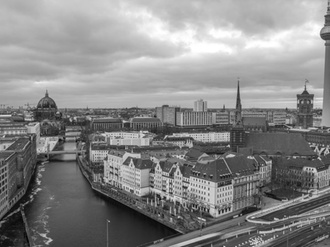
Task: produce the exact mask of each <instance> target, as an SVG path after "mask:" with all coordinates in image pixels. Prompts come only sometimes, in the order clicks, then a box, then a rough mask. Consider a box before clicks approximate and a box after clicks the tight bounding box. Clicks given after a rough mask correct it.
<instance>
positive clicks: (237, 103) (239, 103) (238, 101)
mask: <svg viewBox="0 0 330 247" xmlns="http://www.w3.org/2000/svg"><path fill="white" fill-rule="evenodd" d="M240 105H241V94H240V91H239V78H238V80H237V97H236V110H237V108H238V107H239V106H240Z"/></svg>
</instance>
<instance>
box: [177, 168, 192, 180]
mask: <svg viewBox="0 0 330 247" xmlns="http://www.w3.org/2000/svg"><path fill="white" fill-rule="evenodd" d="M179 169H180V171H181V173H182V176H184V177H186V178H189V177H190V174H191V169H192V167H189V166H180V167H179Z"/></svg>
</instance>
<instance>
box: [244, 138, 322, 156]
mask: <svg viewBox="0 0 330 247" xmlns="http://www.w3.org/2000/svg"><path fill="white" fill-rule="evenodd" d="M245 147H246V148H247V149H249V150H251V152H252V154H257V155H264V156H267V157H297V158H298V157H300V158H312V157H316V156H317V154H316V153H315V152H313V151H312V149H311V148H310V147H309V144H308V142H306V141H305V139H304V137H303V136H302V135H301V134H299V133H249V134H247V135H246V145H245Z"/></svg>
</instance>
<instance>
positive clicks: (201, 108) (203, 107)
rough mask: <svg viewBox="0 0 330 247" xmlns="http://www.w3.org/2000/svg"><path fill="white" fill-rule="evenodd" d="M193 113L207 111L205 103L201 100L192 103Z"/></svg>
mask: <svg viewBox="0 0 330 247" xmlns="http://www.w3.org/2000/svg"><path fill="white" fill-rule="evenodd" d="M194 111H204V112H206V111H207V101H204V100H202V99H199V100H196V101H195V102H194Z"/></svg>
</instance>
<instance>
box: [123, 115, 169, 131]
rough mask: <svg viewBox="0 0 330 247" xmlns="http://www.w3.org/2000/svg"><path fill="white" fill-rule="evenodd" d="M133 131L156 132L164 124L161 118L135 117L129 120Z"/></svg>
mask: <svg viewBox="0 0 330 247" xmlns="http://www.w3.org/2000/svg"><path fill="white" fill-rule="evenodd" d="M129 123H130V128H131V130H149V131H152V130H155V129H157V128H159V127H161V126H163V123H162V122H161V121H160V119H159V118H151V117H135V118H131V119H130V120H129Z"/></svg>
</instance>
